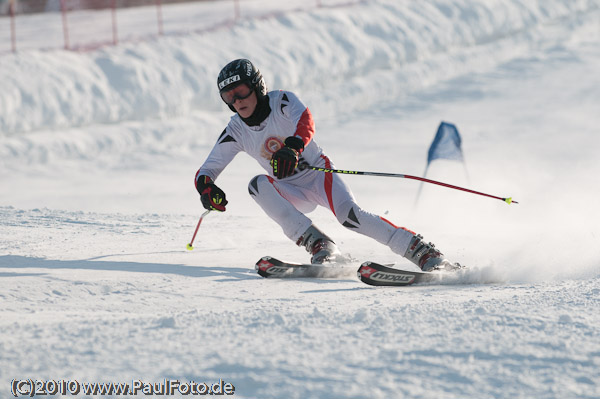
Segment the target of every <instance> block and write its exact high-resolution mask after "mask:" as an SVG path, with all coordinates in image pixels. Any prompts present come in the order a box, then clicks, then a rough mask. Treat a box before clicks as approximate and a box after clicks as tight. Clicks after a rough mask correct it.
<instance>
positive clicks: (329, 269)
mask: <svg viewBox="0 0 600 399" xmlns="http://www.w3.org/2000/svg"><path fill="white" fill-rule="evenodd" d="M254 268H255V269H256V271H257V272H258V274H259V275H260V276H262V277H265V278H273V277H276V278H290V277H291V278H298V277H313V278H341V277H350V276H352V275H353V274H354V273H355V272H356V266H350V265H347V264H336V263H332V264H324V265H316V264H311V263H292V262H284V261H282V260H279V259H276V258H273V257H272V256H264V257H262V258H261V259H260V260H259V261H258V262H256V265H255V266H254Z"/></svg>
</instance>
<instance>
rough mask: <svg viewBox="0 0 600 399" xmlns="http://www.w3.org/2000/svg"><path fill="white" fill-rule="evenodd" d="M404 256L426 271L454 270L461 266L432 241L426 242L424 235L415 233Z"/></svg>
mask: <svg viewBox="0 0 600 399" xmlns="http://www.w3.org/2000/svg"><path fill="white" fill-rule="evenodd" d="M404 257H405V258H406V259H408V260H410V261H411V262H412V263H414V264H415V265H417V266H419V268H420V269H421V270H423V271H424V272H430V271H432V270H453V269H458V268H461V267H462V266H461V265H460V264H458V263H456V264H453V263H452V262H450V261H449V260H447V259H445V258H444V254H442V253H441V252H440V251H438V250H437V249H436V248H435V245H433V244H432V243H428V244H426V243H425V242H424V241H423V236H422V235H420V234H417V235H415V236H414V237H413V238H412V239H411V240H410V244H409V245H408V249H407V250H406V253H405V254H404Z"/></svg>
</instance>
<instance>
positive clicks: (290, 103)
mask: <svg viewBox="0 0 600 399" xmlns="http://www.w3.org/2000/svg"><path fill="white" fill-rule="evenodd" d="M279 109H280V111H281V113H282V114H283V116H285V117H286V118H288V119H289V120H291V121H292V123H294V124H295V126H296V130H295V132H294V134H293V135H292V136H293V137H297V138H299V139H301V140H302V142H303V143H304V147H306V146H308V143H310V141H311V140H312V139H313V136H314V135H315V121H314V120H313V117H312V113H311V112H310V110H309V109H308V107H307V106H306V105H304V103H303V102H302V101H300V99H299V98H298V97H296V95H295V94H294V93H291V92H285V93H284V95H283V96H282V98H281V107H279Z"/></svg>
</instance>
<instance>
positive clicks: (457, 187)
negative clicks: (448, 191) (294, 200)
mask: <svg viewBox="0 0 600 399" xmlns="http://www.w3.org/2000/svg"><path fill="white" fill-rule="evenodd" d="M299 167H300V169H311V170H316V171H319V172H325V173H341V174H344V175H363V176H384V177H400V178H402V179H412V180H419V181H422V182H425V183H431V184H437V185H438V186H443V187H448V188H452V189H454V190H461V191H466V192H467V193H471V194H477V195H483V196H484V197H489V198H495V199H499V200H502V201H504V202H506V203H507V204H509V205H510V204H518V202H517V201H513V199H512V197H508V198H503V197H496V196H495V195H490V194H486V193H482V192H479V191H475V190H470V189H468V188H463V187H459V186H454V185H452V184H447V183H442V182H439V181H435V180H430V179H426V178H424V177H418V176H411V175H403V174H400V173H382V172H360V171H356V170H341V169H328V168H319V167H317V166H310V165H299Z"/></svg>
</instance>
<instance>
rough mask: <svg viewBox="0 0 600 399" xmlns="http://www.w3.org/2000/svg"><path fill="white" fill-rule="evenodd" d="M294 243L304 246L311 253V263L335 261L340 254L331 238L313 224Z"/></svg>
mask: <svg viewBox="0 0 600 399" xmlns="http://www.w3.org/2000/svg"><path fill="white" fill-rule="evenodd" d="M296 245H298V246H304V247H305V248H306V250H307V251H308V253H309V254H311V255H312V257H311V258H310V263H313V264H322V263H330V262H335V261H336V260H337V259H338V258H339V257H340V256H341V254H342V253H341V252H340V250H339V249H338V247H337V245H335V243H334V242H333V240H331V238H329V237H327V236H326V235H325V233H323V232H322V231H321V230H319V229H318V228H316V227H315V226H314V225H311V226H310V227H309V228H308V229H307V230H306V231H305V232H304V234H302V236H300V238H299V239H298V241H297V242H296Z"/></svg>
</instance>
